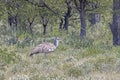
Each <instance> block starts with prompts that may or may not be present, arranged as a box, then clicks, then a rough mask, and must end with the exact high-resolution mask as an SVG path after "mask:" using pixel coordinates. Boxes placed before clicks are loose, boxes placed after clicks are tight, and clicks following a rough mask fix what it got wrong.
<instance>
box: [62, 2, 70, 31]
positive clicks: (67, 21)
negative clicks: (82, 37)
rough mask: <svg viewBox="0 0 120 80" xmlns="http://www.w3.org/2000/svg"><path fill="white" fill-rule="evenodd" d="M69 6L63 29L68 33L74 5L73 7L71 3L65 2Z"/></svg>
mask: <svg viewBox="0 0 120 80" xmlns="http://www.w3.org/2000/svg"><path fill="white" fill-rule="evenodd" d="M65 3H66V4H67V9H68V10H67V13H66V14H65V16H64V18H65V19H64V26H63V29H65V30H66V31H68V24H69V18H70V14H71V11H72V5H71V1H69V2H67V1H66V2H65Z"/></svg>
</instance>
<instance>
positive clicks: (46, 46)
mask: <svg viewBox="0 0 120 80" xmlns="http://www.w3.org/2000/svg"><path fill="white" fill-rule="evenodd" d="M59 41H60V39H59V38H58V37H55V38H54V44H52V43H48V42H46V43H41V44H39V45H38V46H36V47H35V48H34V49H33V50H32V52H31V53H30V56H33V55H34V54H38V53H44V54H45V55H46V54H47V53H49V52H53V51H54V50H55V49H56V48H57V47H58V45H59Z"/></svg>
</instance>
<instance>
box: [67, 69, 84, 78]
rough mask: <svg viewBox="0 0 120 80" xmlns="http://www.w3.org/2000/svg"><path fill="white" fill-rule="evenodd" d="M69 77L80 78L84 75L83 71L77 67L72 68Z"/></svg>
mask: <svg viewBox="0 0 120 80" xmlns="http://www.w3.org/2000/svg"><path fill="white" fill-rule="evenodd" d="M68 75H69V76H73V77H79V76H81V75H82V70H81V69H79V68H77V67H72V68H70V69H68Z"/></svg>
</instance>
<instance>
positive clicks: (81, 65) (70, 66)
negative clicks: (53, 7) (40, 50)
mask: <svg viewBox="0 0 120 80" xmlns="http://www.w3.org/2000/svg"><path fill="white" fill-rule="evenodd" d="M63 47H64V45H63ZM30 48H31V49H32V48H33V47H24V48H18V49H17V52H16V55H19V57H20V59H19V61H18V62H15V63H11V64H5V65H3V66H2V64H1V65H0V66H1V68H0V70H1V71H0V79H1V80H20V79H21V80H68V79H71V80H111V79H113V78H114V80H117V78H120V76H119V74H120V68H119V66H120V59H119V56H118V55H119V54H117V53H119V48H118V47H114V48H112V50H111V51H108V50H106V49H104V48H101V49H100V48H99V47H95V46H92V47H88V48H83V49H72V48H67V49H63V48H62V45H61V46H60V47H59V48H58V49H57V50H56V51H55V52H52V53H51V54H48V55H47V58H44V54H38V55H35V56H33V57H29V53H30ZM7 50H11V48H10V47H8V48H7ZM61 50H63V51H61ZM114 50H116V51H114ZM110 75H112V76H110ZM108 77H109V78H108Z"/></svg>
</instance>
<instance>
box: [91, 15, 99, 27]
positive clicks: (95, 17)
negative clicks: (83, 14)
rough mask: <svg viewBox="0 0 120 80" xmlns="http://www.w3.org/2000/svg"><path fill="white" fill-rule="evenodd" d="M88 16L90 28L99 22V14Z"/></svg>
mask: <svg viewBox="0 0 120 80" xmlns="http://www.w3.org/2000/svg"><path fill="white" fill-rule="evenodd" d="M89 16H90V19H89V21H90V25H91V26H93V25H95V24H96V23H99V22H100V14H99V13H90V14H89Z"/></svg>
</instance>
